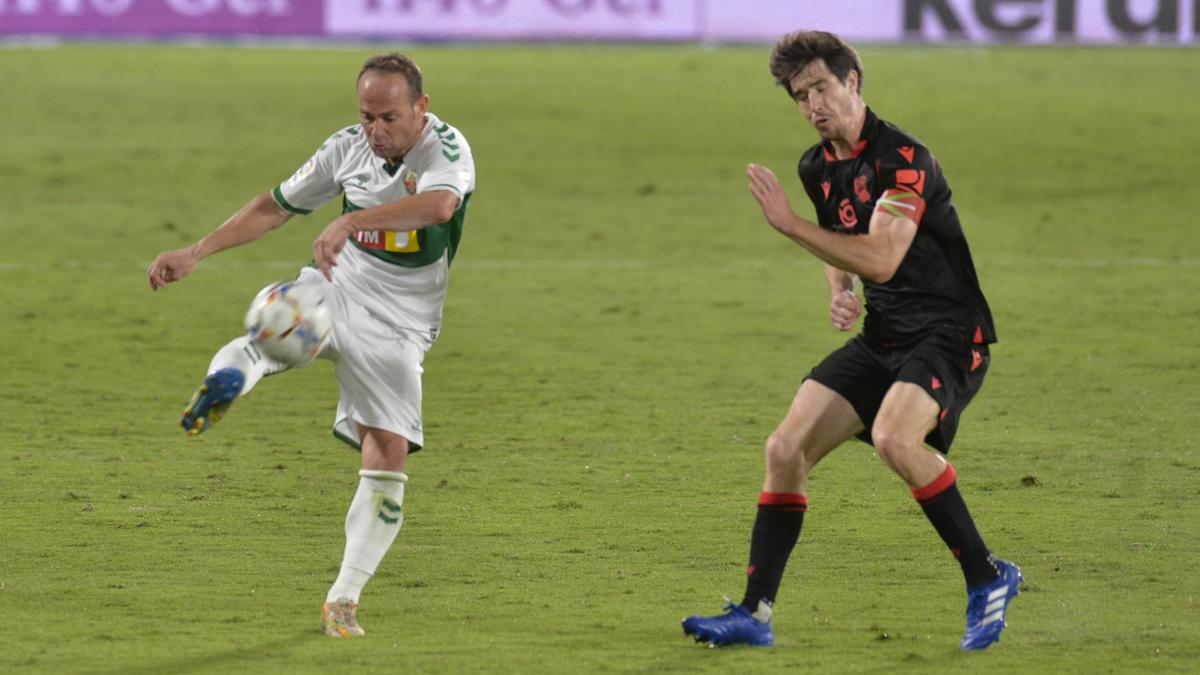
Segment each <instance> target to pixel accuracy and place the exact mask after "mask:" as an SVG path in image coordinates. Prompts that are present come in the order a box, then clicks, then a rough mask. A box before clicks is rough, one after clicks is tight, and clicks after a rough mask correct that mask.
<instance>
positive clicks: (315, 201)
mask: <svg viewBox="0 0 1200 675" xmlns="http://www.w3.org/2000/svg"><path fill="white" fill-rule="evenodd" d="M434 190H446V191H448V192H452V193H454V194H455V195H457V196H458V198H459V205H458V210H457V211H456V212H455V214H454V216H453V217H452V218H451V219H450V220H448V221H446V222H445V223H439V224H436V225H431V226H429V227H426V228H422V229H420V230H415V231H412V232H406V231H401V232H394V231H385V230H380V231H365V232H357V233H355V235H354V236H353V237H351V243H353V244H354V245H355V247H356V248H358V249H360V250H362V251H364V252H367V253H369V254H370V255H373V256H375V257H377V258H379V259H381V260H383V261H384V262H388V263H392V264H394V265H399V266H402V267H423V266H425V265H431V264H433V263H436V262H437V261H438V259H439V258H441V257H442V254H443V253H445V254H446V257H447V260H453V259H454V254H455V252H456V250H457V248H458V242H459V240H460V239H461V237H462V228H463V219H464V217H465V215H466V208H467V202H468V201H469V200H470V198H471V193H472V192H474V190H475V160H474V158H473V157H472V156H471V146H470V145H468V144H467V139H466V138H464V137H463V135H462V134H461V133H459V132H458V130H457V129H455V128H454V127H452V126H450V125H449V124H446V123H445V122H443V121H441V120H440V119H438V118H437V116H436V115H434V114H433V113H426V115H425V129H424V130H423V131H422V132H421V137H420V138H419V139H418V140H417V143H416V145H414V146H413V148H412V149H411V150H409V151H408V154H406V155H405V156H404V158H403V159H402V160H401V161H400V163H398V164H389V163H388V162H387V161H386V160H384V159H382V158H380V157H378V156H376V155H375V153H374V152H372V151H371V146H370V144H369V143H368V142H367V139H366V135H365V134H363V131H362V126H361V125H357V124H356V125H354V126H352V127H346V128H345V129H342V130H340V131H338V132H337V133H335V134H333V135H332V136H330V137H329V140H327V141H325V142H324V143H323V144H322V145H321V147H320V148H318V149H317V151H316V153H314V154H313V156H312V157H311V158H309V160H308V161H307V162H305V163H304V165H303V166H301V167H300V168H299V169H297V170H296V173H294V174H292V177H291V178H288V179H287V180H285V181H284V182H283V183H281V184H280V185H279V187H277V188H275V190H274V191H273V193H272V194H274V196H275V201H277V202H279V205H280V206H282V207H283V208H284V209H286V210H288V211H290V212H292V213H295V214H307V213H311V212H312V211H313V210H314V209H316V208H318V207H320V206H321V205H323V204H325V203H326V202H328V201H329V200H330V199H333V198H334V197H336V196H338V195H339V194H341V195H343V197H342V212H343V213H346V212H349V211H357V210H359V209H366V208H370V207H372V206H379V205H380V204H387V203H388V202H392V201H395V200H397V199H404V198H405V197H410V196H412V195H415V194H420V193H422V192H431V191H434Z"/></svg>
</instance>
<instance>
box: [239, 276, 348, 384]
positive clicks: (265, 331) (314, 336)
mask: <svg viewBox="0 0 1200 675" xmlns="http://www.w3.org/2000/svg"><path fill="white" fill-rule="evenodd" d="M332 326H333V323H332V321H331V320H330V316H329V308H328V307H326V306H325V299H324V297H323V296H322V294H321V289H319V288H317V286H316V284H314V283H311V282H302V281H280V282H277V283H274V284H271V285H270V286H267V287H266V288H264V289H262V290H261V291H259V292H258V295H257V296H255V298H254V301H253V302H251V303H250V310H249V311H248V312H246V330H247V331H248V332H249V334H250V339H251V340H253V341H254V343H255V344H256V345H258V348H259V350H260V351H261V352H262V353H263V354H266V355H267V356H269V357H271V358H273V359H275V360H276V361H281V362H283V363H286V364H288V365H289V366H303V365H306V364H308V363H311V362H312V360H313V359H315V358H317V355H318V354H320V353H321V350H322V349H324V348H325V345H326V344H327V343H328V342H329V335H330V329H331V328H332Z"/></svg>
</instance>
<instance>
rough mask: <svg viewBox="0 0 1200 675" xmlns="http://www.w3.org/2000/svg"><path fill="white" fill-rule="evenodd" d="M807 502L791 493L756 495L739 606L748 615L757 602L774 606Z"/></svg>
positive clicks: (798, 536)
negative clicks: (755, 511) (763, 601)
mask: <svg viewBox="0 0 1200 675" xmlns="http://www.w3.org/2000/svg"><path fill="white" fill-rule="evenodd" d="M806 510H808V499H806V498H805V497H804V495H802V494H796V493H792V492H763V493H761V494H759V495H758V516H757V517H756V518H755V519H754V533H753V534H752V535H751V536H750V566H749V567H748V568H747V569H746V596H745V597H744V598H743V599H742V605H744V606H745V607H747V608H749V610H750V611H751V612H754V611H757V610H758V601H759V600H766V601H767V604H768V605H771V604H774V603H775V594H776V593H777V592H779V582H780V581H781V580H782V579H783V569H784V567H786V566H787V561H788V557H789V556H790V555H791V554H792V549H793V548H794V547H795V546H796V540H797V539H799V538H800V527H801V526H802V525H804V512H805V511H806Z"/></svg>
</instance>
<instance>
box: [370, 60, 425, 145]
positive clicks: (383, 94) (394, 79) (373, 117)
mask: <svg viewBox="0 0 1200 675" xmlns="http://www.w3.org/2000/svg"><path fill="white" fill-rule="evenodd" d="M427 110H429V97H428V96H424V95H422V96H421V97H420V98H418V99H417V100H416V101H413V100H412V91H411V90H410V89H409V86H408V80H406V79H404V76H403V75H400V74H392V73H379V72H374V71H369V72H367V73H366V74H365V75H363V76H362V79H361V80H359V81H358V119H359V121H360V122H361V123H362V128H363V133H365V134H366V136H367V142H368V143H370V144H371V151H372V152H374V153H375V154H376V155H377V156H379V157H382V158H384V159H386V160H388V161H395V160H398V159H400V158H401V157H403V156H404V154H405V153H407V152H408V151H409V150H411V149H412V147H413V146H414V145H416V143H417V139H418V138H419V137H420V135H421V131H422V129H424V128H425V112H426V111H427Z"/></svg>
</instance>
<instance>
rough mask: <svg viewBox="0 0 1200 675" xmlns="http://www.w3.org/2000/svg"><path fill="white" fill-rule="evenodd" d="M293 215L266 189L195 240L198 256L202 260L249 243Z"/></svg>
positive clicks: (194, 246)
mask: <svg viewBox="0 0 1200 675" xmlns="http://www.w3.org/2000/svg"><path fill="white" fill-rule="evenodd" d="M291 217H292V214H291V213H288V212H287V211H285V210H284V209H283V207H282V206H280V205H279V203H278V202H276V201H275V198H274V197H272V196H271V193H269V192H264V193H262V194H260V195H258V196H256V197H255V198H254V199H251V200H250V201H249V202H248V203H247V204H246V205H245V206H243V207H242V208H240V209H238V212H237V213H235V214H233V215H232V216H230V217H229V219H228V220H226V221H225V222H224V223H222V224H221V226H220V227H218V228H217V229H215V230H213V231H212V233H211V234H209V235H208V236H207V237H204V238H203V239H201V240H200V241H198V242H196V243H195V244H193V245H192V246H193V248H194V249H195V254H196V259H197V260H202V259H204V258H207V257H208V256H210V255H212V254H214V253H219V252H221V251H224V250H225V249H227V248H233V247H235V246H241V245H242V244H248V243H250V242H252V241H254V240H255V239H258V238H259V237H261V236H263V235H264V234H266V233H268V232H270V231H271V230H274V229H275V228H277V227H279V226H280V225H283V224H284V223H286V222H287V221H288V219H290V218H291Z"/></svg>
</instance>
